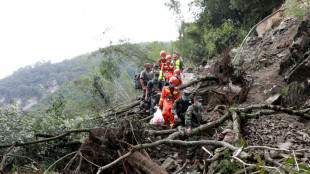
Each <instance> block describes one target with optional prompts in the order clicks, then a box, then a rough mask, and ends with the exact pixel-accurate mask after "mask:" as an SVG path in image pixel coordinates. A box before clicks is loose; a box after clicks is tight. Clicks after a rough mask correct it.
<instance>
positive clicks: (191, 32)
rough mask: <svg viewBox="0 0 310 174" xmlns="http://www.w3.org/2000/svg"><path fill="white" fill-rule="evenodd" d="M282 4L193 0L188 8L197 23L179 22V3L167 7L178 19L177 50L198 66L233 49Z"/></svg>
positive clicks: (273, 0) (269, 0) (265, 0)
mask: <svg viewBox="0 0 310 174" xmlns="http://www.w3.org/2000/svg"><path fill="white" fill-rule="evenodd" d="M281 3H283V1H278V0H262V1H257V0H250V1H247V2H244V1H242V0H232V1H227V0H219V1H213V0H204V1H202V0H194V1H192V3H191V6H192V7H195V8H194V9H200V12H199V13H195V17H196V19H197V20H196V21H195V22H191V23H187V22H184V20H182V14H181V10H180V7H179V4H180V3H179V2H178V1H176V0H170V3H168V4H167V6H168V7H169V8H170V9H171V10H173V12H174V13H175V14H176V15H177V16H178V18H177V19H180V20H178V22H179V23H180V29H179V32H180V35H179V40H178V41H177V42H176V43H175V45H176V47H177V49H178V50H179V52H180V53H181V55H183V56H184V57H186V58H189V59H190V60H192V61H194V62H196V63H201V62H202V61H207V60H208V59H210V58H212V57H217V56H218V55H219V54H221V53H222V52H223V51H224V50H225V49H227V48H228V47H229V46H236V45H237V44H238V43H240V41H241V40H242V39H243V38H244V36H245V35H246V33H247V31H249V30H250V28H251V27H252V26H254V25H255V24H256V23H257V22H258V21H259V20H261V19H263V18H264V17H266V16H267V15H268V14H271V12H272V9H273V8H274V7H275V6H277V5H280V4H281ZM198 11H199V10H198ZM193 13H194V11H193Z"/></svg>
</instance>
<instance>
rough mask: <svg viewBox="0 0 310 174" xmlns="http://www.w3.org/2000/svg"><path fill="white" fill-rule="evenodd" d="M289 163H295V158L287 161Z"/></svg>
mask: <svg viewBox="0 0 310 174" xmlns="http://www.w3.org/2000/svg"><path fill="white" fill-rule="evenodd" d="M286 162H287V163H295V158H294V157H290V158H288V159H287V160H286Z"/></svg>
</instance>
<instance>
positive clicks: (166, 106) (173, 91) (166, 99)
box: [158, 86, 180, 126]
mask: <svg viewBox="0 0 310 174" xmlns="http://www.w3.org/2000/svg"><path fill="white" fill-rule="evenodd" d="M179 92H180V91H179V90H178V89H177V88H175V87H173V88H170V87H169V86H165V87H164V88H163V90H162V92H161V96H160V100H159V103H158V106H160V107H161V106H163V111H162V115H163V118H164V120H165V125H167V124H168V118H170V126H172V125H173V124H174V117H173V114H172V113H171V108H172V105H173V102H174V100H176V99H178V98H179V97H180V95H179ZM172 96H173V97H174V98H172Z"/></svg>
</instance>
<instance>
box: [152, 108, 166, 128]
mask: <svg viewBox="0 0 310 174" xmlns="http://www.w3.org/2000/svg"><path fill="white" fill-rule="evenodd" d="M155 109H156V112H155V114H154V117H153V118H152V119H151V121H150V124H151V125H155V126H162V125H164V123H165V120H164V118H163V115H162V113H161V110H160V109H159V108H158V107H155Z"/></svg>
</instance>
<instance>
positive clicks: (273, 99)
mask: <svg viewBox="0 0 310 174" xmlns="http://www.w3.org/2000/svg"><path fill="white" fill-rule="evenodd" d="M266 102H267V103H268V104H272V105H278V104H281V94H275V95H272V96H270V97H269V98H268V99H267V100H266Z"/></svg>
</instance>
